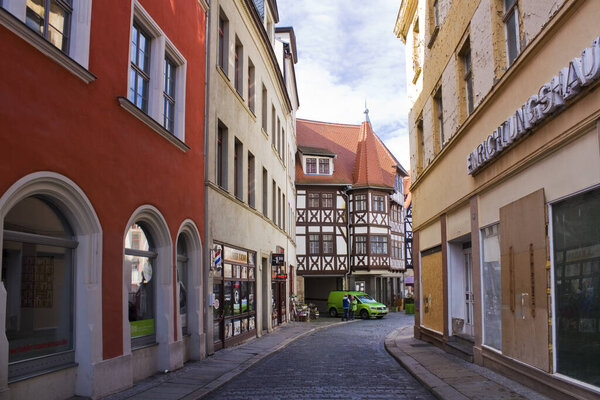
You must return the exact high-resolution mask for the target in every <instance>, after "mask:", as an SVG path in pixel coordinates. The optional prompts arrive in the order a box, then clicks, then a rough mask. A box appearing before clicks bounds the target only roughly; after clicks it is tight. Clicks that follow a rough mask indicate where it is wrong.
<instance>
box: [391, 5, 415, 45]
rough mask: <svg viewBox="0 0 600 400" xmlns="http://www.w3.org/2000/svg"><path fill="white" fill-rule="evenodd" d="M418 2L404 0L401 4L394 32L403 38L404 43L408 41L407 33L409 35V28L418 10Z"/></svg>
mask: <svg viewBox="0 0 600 400" xmlns="http://www.w3.org/2000/svg"><path fill="white" fill-rule="evenodd" d="M418 4H419V2H418V1H417V0H402V3H401V4H400V10H399V11H398V17H397V18H396V25H395V26H394V34H395V35H396V37H399V38H400V40H402V43H406V35H408V30H409V29H410V25H411V23H412V21H413V18H414V16H415V12H416V11H417V6H418Z"/></svg>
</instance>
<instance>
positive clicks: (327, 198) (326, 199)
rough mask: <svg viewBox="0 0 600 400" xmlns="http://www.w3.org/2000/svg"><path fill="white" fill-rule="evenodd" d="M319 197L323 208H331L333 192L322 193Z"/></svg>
mask: <svg viewBox="0 0 600 400" xmlns="http://www.w3.org/2000/svg"><path fill="white" fill-rule="evenodd" d="M321 199H322V200H321V201H322V202H323V208H333V193H323V194H321Z"/></svg>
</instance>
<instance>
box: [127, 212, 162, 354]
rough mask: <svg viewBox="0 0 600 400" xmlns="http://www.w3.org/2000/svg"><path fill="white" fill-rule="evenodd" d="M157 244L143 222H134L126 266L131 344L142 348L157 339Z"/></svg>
mask: <svg viewBox="0 0 600 400" xmlns="http://www.w3.org/2000/svg"><path fill="white" fill-rule="evenodd" d="M154 248H155V247H154V243H153V242H152V237H151V236H150V235H149V233H148V231H147V230H146V229H145V228H144V226H143V224H141V223H140V224H138V223H134V224H133V225H131V227H130V228H129V231H127V237H126V239H125V268H127V271H130V273H131V285H130V287H129V295H128V299H127V300H128V310H129V326H130V328H131V345H132V347H139V346H143V345H146V344H150V343H154V342H155V341H156V324H155V315H156V306H155V293H156V288H155V281H156V279H155V272H156V271H155V265H156V255H157V254H156V251H155V250H154Z"/></svg>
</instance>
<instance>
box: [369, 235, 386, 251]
mask: <svg viewBox="0 0 600 400" xmlns="http://www.w3.org/2000/svg"><path fill="white" fill-rule="evenodd" d="M387 253H388V249H387V236H371V254H372V255H386V254H387Z"/></svg>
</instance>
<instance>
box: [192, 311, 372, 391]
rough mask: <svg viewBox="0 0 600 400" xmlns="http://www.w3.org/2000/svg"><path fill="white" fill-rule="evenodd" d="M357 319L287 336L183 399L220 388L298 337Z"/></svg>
mask: <svg viewBox="0 0 600 400" xmlns="http://www.w3.org/2000/svg"><path fill="white" fill-rule="evenodd" d="M357 321H360V320H359V319H356V320H353V321H344V322H342V321H340V322H334V323H332V324H329V325H323V326H317V327H314V328H312V329H310V330H308V331H306V332H303V333H301V334H299V335H297V336H293V337H290V338H287V339H285V340H283V341H282V342H281V343H279V344H278V345H277V346H276V347H275V348H274V349H272V350H271V351H269V352H265V353H261V354H257V355H255V356H254V357H252V358H250V359H248V360H246V361H244V362H243V363H241V364H240V365H238V366H237V367H236V368H234V369H232V370H231V371H229V372H226V373H225V374H223V375H221V376H220V377H219V378H217V379H215V380H214V381H212V382H210V383H209V384H207V385H205V386H203V387H201V388H200V389H196V390H195V391H193V392H192V393H190V394H188V395H187V396H185V397H182V398H181V400H200V399H202V398H204V397H206V396H208V395H209V394H211V393H212V392H214V391H215V390H217V389H219V388H220V387H221V386H223V385H225V384H227V383H228V382H229V381H230V380H232V379H233V378H235V377H236V376H238V375H240V374H241V373H242V372H244V371H246V370H247V369H248V368H250V367H251V366H253V365H254V364H256V363H258V362H259V361H261V360H263V359H264V358H267V357H269V356H270V355H272V354H275V353H277V352H279V351H281V350H283V349H284V348H286V347H287V346H288V345H290V344H291V343H293V342H295V341H296V340H298V339H301V338H303V337H304V336H307V335H310V334H311V333H315V332H318V331H320V330H323V329H327V328H331V327H332V326H338V325H341V324H342V323H353V322H357Z"/></svg>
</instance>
